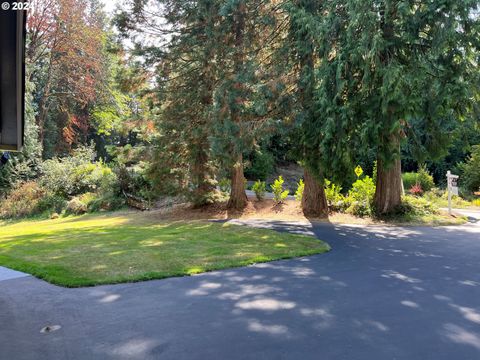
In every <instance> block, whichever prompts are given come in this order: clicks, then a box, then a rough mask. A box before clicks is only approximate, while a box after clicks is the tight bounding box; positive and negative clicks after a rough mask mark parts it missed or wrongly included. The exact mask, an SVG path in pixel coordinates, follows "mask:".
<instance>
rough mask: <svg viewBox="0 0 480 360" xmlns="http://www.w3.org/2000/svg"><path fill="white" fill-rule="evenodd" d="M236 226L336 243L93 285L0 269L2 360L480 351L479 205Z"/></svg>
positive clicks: (399, 357) (467, 358)
mask: <svg viewBox="0 0 480 360" xmlns="http://www.w3.org/2000/svg"><path fill="white" fill-rule="evenodd" d="M479 215H480V214H479ZM478 218H480V216H479V217H478ZM246 225H249V226H260V227H263V226H265V227H270V228H274V229H277V230H280V231H294V232H303V233H312V232H313V233H314V234H315V235H316V236H318V237H319V238H321V239H323V240H326V241H327V242H328V243H330V245H331V246H332V248H333V250H332V251H331V252H330V253H328V254H324V255H319V256H312V257H307V258H301V259H294V260H286V261H278V262H272V263H267V264H258V265H255V266H250V267H245V268H238V269H231V270H225V271H217V272H212V273H208V274H202V275H198V276H193V277H188V278H175V279H167V280H158V281H149V282H143V283H135V284H121V285H112V286H99V287H95V288H82V289H64V288H60V287H56V286H53V285H50V284H47V283H45V282H43V281H40V280H38V279H35V278H33V277H19V278H14V279H10V280H5V281H0V324H2V326H1V327H0V359H14V360H22V359H35V360H38V359H62V360H63V359H175V360H180V359H202V360H203V359H229V360H235V359H256V360H257V359H348V360H356V359H358V360H360V359H361V360H363V359H365V360H367V359H368V360H373V359H382V360H384V359H396V360H416V359H418V360H428V359H432V360H443V359H445V360H447V359H448V360H452V359H455V360H463V359H464V360H475V359H480V225H479V224H478V222H477V218H476V217H475V214H474V215H472V217H471V223H469V224H467V225H464V226H457V227H439V228H426V227H379V226H369V227H362V226H341V225H333V224H328V223H314V224H310V223H284V222H262V221H249V222H248V223H247V224H246ZM47 325H49V326H51V330H52V331H50V332H49V331H47V332H40V330H41V329H42V328H44V327H45V326H47ZM57 325H58V326H59V327H56V326H57Z"/></svg>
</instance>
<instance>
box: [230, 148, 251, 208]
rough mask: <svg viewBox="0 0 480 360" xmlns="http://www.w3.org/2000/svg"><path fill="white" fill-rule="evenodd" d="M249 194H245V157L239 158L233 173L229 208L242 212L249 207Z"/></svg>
mask: <svg viewBox="0 0 480 360" xmlns="http://www.w3.org/2000/svg"><path fill="white" fill-rule="evenodd" d="M247 202H248V199H247V194H246V193H245V177H244V176H243V157H242V155H240V156H239V158H238V160H237V163H236V164H235V165H234V166H233V171H232V188H231V190H230V200H229V201H228V205H227V206H228V208H230V209H237V210H241V209H243V208H244V207H245V206H247Z"/></svg>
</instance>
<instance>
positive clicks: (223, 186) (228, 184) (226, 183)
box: [218, 178, 232, 193]
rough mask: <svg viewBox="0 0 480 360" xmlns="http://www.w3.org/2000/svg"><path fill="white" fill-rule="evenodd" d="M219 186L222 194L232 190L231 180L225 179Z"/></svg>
mask: <svg viewBox="0 0 480 360" xmlns="http://www.w3.org/2000/svg"><path fill="white" fill-rule="evenodd" d="M218 186H219V188H220V191H221V192H223V193H229V192H230V190H231V189H232V182H231V181H230V179H227V178H223V179H221V180H220V181H219V182H218Z"/></svg>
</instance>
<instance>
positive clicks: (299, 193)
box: [295, 179, 305, 202]
mask: <svg viewBox="0 0 480 360" xmlns="http://www.w3.org/2000/svg"><path fill="white" fill-rule="evenodd" d="M304 190H305V183H304V182H303V180H302V179H300V181H299V182H298V183H297V190H296V191H295V200H297V201H300V202H301V201H302V199H303V192H304Z"/></svg>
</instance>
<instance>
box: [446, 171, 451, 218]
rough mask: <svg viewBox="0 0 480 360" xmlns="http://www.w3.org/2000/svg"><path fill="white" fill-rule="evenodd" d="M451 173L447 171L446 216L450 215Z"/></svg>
mask: <svg viewBox="0 0 480 360" xmlns="http://www.w3.org/2000/svg"><path fill="white" fill-rule="evenodd" d="M451 174H452V173H451V172H450V170H448V171H447V191H448V214H449V215H452V192H451V189H450V187H451V181H452V180H451V177H450V176H451Z"/></svg>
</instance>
